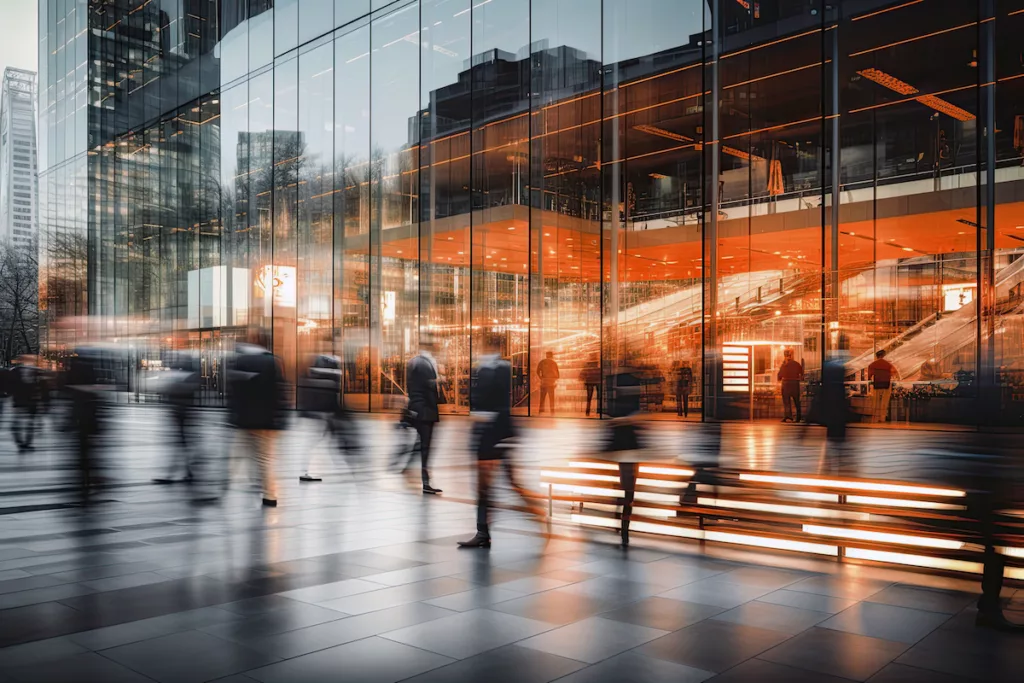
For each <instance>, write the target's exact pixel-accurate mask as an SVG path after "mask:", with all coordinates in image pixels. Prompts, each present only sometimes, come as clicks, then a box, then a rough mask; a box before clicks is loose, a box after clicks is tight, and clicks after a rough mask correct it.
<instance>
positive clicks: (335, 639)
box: [248, 602, 453, 659]
mask: <svg viewBox="0 0 1024 683" xmlns="http://www.w3.org/2000/svg"><path fill="white" fill-rule="evenodd" d="M452 614H453V613H452V612H451V611H450V610H446V609H441V608H440V607H435V606H433V605H427V604H425V603H422V602H410V603H407V604H404V605H398V606H396V607H391V608H389V609H384V610H380V611H378V612H368V613H366V614H360V615H358V616H354V617H344V618H342V619H339V620H337V621H329V622H325V623H323V624H317V625H316V626H309V627H307V628H300V629H296V630H294V631H286V632H284V633H279V634H277V635H273V636H268V637H266V638H261V639H258V640H253V641H252V642H250V643H249V644H248V646H249V647H251V648H253V649H254V650H259V651H260V652H266V653H268V654H271V655H274V656H275V657H280V658H282V659H287V658H289V657H298V656H299V655H305V654H309V653H310V652H316V651H317V650H326V649H327V648H329V647H334V646H336V645H344V644H345V643H351V642H353V641H356V640H361V639H363V638H368V637H370V636H375V635H378V634H380V633H384V632H386V631H394V630H396V629H400V628H404V627H406V626H412V625H414V624H421V623H423V622H427V621H432V620H434V619H440V618H442V617H446V616H451V615H452Z"/></svg>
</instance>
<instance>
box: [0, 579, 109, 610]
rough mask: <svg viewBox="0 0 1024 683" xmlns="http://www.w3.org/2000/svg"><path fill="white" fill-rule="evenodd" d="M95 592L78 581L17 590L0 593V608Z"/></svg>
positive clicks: (36, 603) (35, 603)
mask: <svg viewBox="0 0 1024 683" xmlns="http://www.w3.org/2000/svg"><path fill="white" fill-rule="evenodd" d="M16 580H17V579H16ZM95 592H96V591H94V590H93V589H92V588H89V587H88V586H84V585H82V584H80V583H65V584H63V585H59V586H49V587H47V588H33V589H31V590H23V591H18V592H17V593H4V594H3V595H0V610H5V609H13V608H15V607H25V606H26V605H38V604H40V603H43V602H56V601H58V600H64V599H66V598H74V597H78V596H79V595H88V594H90V593H95Z"/></svg>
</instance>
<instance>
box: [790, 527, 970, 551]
mask: <svg viewBox="0 0 1024 683" xmlns="http://www.w3.org/2000/svg"><path fill="white" fill-rule="evenodd" d="M803 529H804V533H808V534H816V535H818V536H832V537H833V538H850V539H854V540H858V541H875V542H878V543H901V544H903V545H916V546H920V547H922V548H941V549H942V550H961V549H963V547H964V543H963V541H955V540H952V539H948V538H931V537H928V536H907V535H905V534H890V533H885V532H882V531H868V530H865V529H843V528H841V527H831V526H818V525H816V524H804V525H803Z"/></svg>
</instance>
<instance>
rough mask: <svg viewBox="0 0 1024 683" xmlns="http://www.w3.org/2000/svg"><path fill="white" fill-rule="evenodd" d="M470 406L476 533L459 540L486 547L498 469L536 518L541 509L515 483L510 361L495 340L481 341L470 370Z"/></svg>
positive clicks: (461, 544) (461, 543)
mask: <svg viewBox="0 0 1024 683" xmlns="http://www.w3.org/2000/svg"><path fill="white" fill-rule="evenodd" d="M471 390H472V394H471V397H470V399H471V406H470V407H471V409H472V416H473V417H474V418H475V420H476V423H475V425H474V430H473V431H474V440H475V442H476V457H477V512H476V536H474V537H473V538H471V539H470V540H468V541H459V547H461V548H490V547H491V530H490V527H489V525H488V512H489V508H490V504H491V486H492V484H493V483H494V477H495V476H497V474H498V469H499V468H504V470H505V472H506V474H507V475H508V481H509V485H510V486H511V487H512V490H513V491H515V492H516V493H518V494H519V496H520V497H521V498H522V499H523V500H524V501H525V502H526V505H527V507H528V508H529V509H530V510H531V512H533V513H534V514H535V515H537V516H538V517H539V518H543V517H544V512H543V508H541V507H540V506H539V505H538V504H537V503H536V502H535V501H534V500H532V499H531V497H530V496H529V495H528V494H527V493H526V490H525V489H523V488H522V487H521V486H520V485H519V481H518V479H517V477H516V474H515V468H514V467H513V462H512V459H511V457H510V453H509V447H510V444H509V443H508V441H509V439H512V438H513V437H515V429H514V427H513V424H512V364H511V363H509V362H508V361H507V360H505V359H504V358H502V357H501V344H500V341H499V340H498V339H495V338H487V339H485V340H484V342H483V354H482V355H481V356H480V358H479V362H478V364H477V367H476V368H474V370H473V381H472V385H471Z"/></svg>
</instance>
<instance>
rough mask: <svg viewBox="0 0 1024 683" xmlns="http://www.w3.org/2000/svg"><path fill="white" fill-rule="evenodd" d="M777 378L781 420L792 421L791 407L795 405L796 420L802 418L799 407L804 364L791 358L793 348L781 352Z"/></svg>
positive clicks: (798, 420)
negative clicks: (780, 399) (780, 398)
mask: <svg viewBox="0 0 1024 683" xmlns="http://www.w3.org/2000/svg"><path fill="white" fill-rule="evenodd" d="M782 356H783V360H782V365H780V366H779V374H778V380H779V382H781V383H782V408H783V411H784V413H783V417H782V421H783V422H793V407H794V406H795V407H796V421H797V422H800V421H801V420H802V419H803V414H802V412H801V407H800V382H802V381H803V379H804V365H803V363H801V362H800V361H798V360H796V359H794V358H793V349H786V350H785V351H783V352H782Z"/></svg>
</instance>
